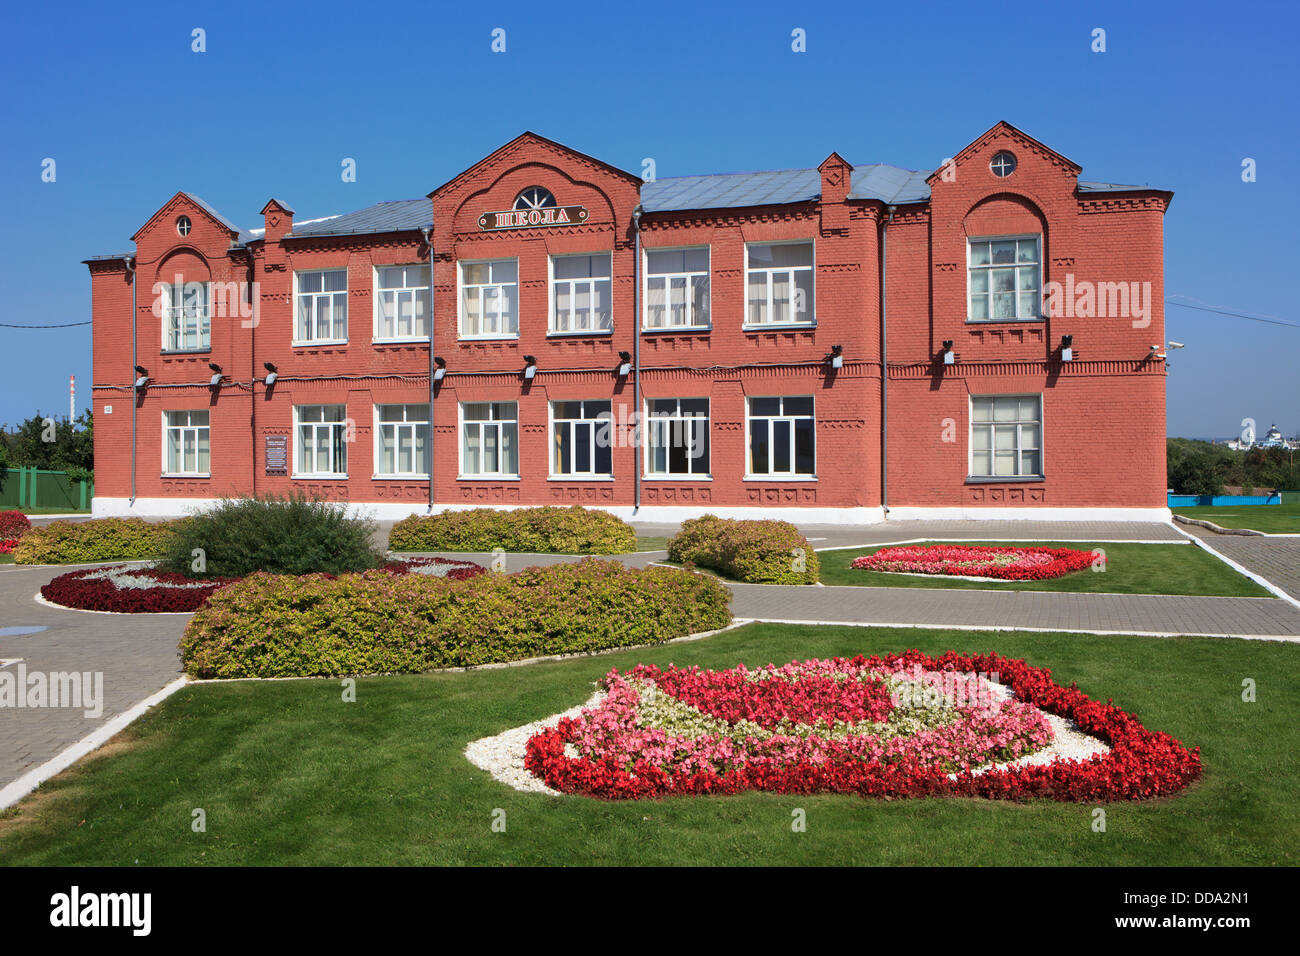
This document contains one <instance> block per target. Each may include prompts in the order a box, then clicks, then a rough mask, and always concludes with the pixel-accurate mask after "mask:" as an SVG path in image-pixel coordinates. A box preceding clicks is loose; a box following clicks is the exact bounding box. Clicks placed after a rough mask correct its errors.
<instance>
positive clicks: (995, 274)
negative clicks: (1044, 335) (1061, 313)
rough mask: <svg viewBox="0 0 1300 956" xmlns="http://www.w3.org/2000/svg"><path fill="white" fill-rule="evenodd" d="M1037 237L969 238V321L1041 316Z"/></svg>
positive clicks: (1027, 318) (1021, 318)
mask: <svg viewBox="0 0 1300 956" xmlns="http://www.w3.org/2000/svg"><path fill="white" fill-rule="evenodd" d="M1038 238H1039V237H1038V236H1015V237H1011V238H1008V239H971V240H970V241H969V246H968V250H969V251H968V256H967V259H968V265H967V275H968V276H969V284H970V315H969V316H968V318H969V320H970V321H972V322H997V321H1007V322H1010V321H1018V320H1020V321H1023V320H1029V319H1037V318H1041V314H1042V313H1041V309H1040V306H1041V304H1042V297H1041V294H1040V292H1039V266H1040V265H1041V260H1040V259H1039V241H1038Z"/></svg>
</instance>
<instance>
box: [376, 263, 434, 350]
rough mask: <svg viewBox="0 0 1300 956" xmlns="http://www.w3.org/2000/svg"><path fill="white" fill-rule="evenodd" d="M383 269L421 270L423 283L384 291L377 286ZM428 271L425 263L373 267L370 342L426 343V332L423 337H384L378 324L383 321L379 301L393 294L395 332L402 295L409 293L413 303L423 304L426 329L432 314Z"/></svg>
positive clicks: (384, 289) (413, 322)
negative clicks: (423, 274) (373, 291)
mask: <svg viewBox="0 0 1300 956" xmlns="http://www.w3.org/2000/svg"><path fill="white" fill-rule="evenodd" d="M384 269H402V270H406V269H420V270H423V271H424V273H425V281H424V283H423V284H420V285H404V286H402V287H401V288H400V289H398V288H393V289H386V288H384V287H383V286H381V285H380V284H379V276H380V273H381V271H382V270H384ZM429 271H430V269H429V265H428V263H425V262H393V263H388V264H385V265H377V266H375V267H374V273H373V285H372V288H373V289H374V290H375V294H374V300H375V301H374V305H373V308H372V311H373V313H374V325H373V328H372V331H371V340H372V341H374V342H376V343H378V342H427V341H429V334H428V332H426V333H425V334H424V335H419V334H414V333H413V334H411V335H384V334H383V329H382V328H381V325H380V323H381V322H382V321H383V318H382V316H381V314H380V310H379V305H380V301H381V299H382V298H383V296H384V295H385V294H386V293H393V294H394V299H393V308H394V312H393V329H394V331H396V329H397V327H398V326H399V325H400V322H401V319H400V315H401V311H400V305H401V298H402V294H403V293H407V292H409V293H411V299H412V300H413V301H416V302H418V301H423V302H424V324H425V326H426V327H428V326H429V324H430V318H431V316H432V313H433V300H432V292H431V290H430V288H429V282H428V274H429ZM411 325H412V327H414V325H415V318H414V316H412V319H411Z"/></svg>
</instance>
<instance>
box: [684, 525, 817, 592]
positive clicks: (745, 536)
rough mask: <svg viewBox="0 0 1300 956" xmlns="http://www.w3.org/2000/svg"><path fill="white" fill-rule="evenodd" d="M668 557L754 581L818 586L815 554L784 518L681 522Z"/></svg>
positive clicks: (741, 579) (736, 578) (796, 529)
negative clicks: (775, 519)
mask: <svg viewBox="0 0 1300 956" xmlns="http://www.w3.org/2000/svg"><path fill="white" fill-rule="evenodd" d="M668 560H669V561H676V562H678V563H680V564H695V565H699V566H700V567H705V568H712V569H713V570H715V571H718V572H720V573H721V574H724V575H726V576H727V577H729V578H734V579H735V580H737V581H745V582H749V583H752V584H816V583H817V580H818V577H819V574H820V570H821V565H820V562H819V561H818V560H817V552H816V551H814V550H813V549H812V545H810V544H809V543H808V539H807V538H805V537H804V536H803V535H802V534H800V533H799V529H798V528H796V527H795V526H794V525H792V524H790V522H788V521H731V520H728V519H725V518H719V517H717V516H716V515H704V516H703V517H702V518H695V519H693V520H690V521H684V522H682V529H681V531H679V532H678V533H677V534H676V535H674V536H673V537H672V538H670V539H669V541H668Z"/></svg>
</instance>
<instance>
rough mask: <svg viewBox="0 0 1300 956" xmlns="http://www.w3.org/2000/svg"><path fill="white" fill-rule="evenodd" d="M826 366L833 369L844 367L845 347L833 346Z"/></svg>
mask: <svg viewBox="0 0 1300 956" xmlns="http://www.w3.org/2000/svg"><path fill="white" fill-rule="evenodd" d="M826 364H827V365H829V366H830V367H831V368H843V367H844V346H842V345H832V346H831V354H830V355H828V356H826Z"/></svg>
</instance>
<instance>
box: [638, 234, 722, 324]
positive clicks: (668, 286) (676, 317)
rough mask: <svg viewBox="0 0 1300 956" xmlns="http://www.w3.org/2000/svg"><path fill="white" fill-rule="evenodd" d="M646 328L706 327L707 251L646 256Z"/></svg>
mask: <svg viewBox="0 0 1300 956" xmlns="http://www.w3.org/2000/svg"><path fill="white" fill-rule="evenodd" d="M645 273H646V279H645V319H644V323H645V326H644V327H645V328H647V329H677V328H684V329H690V328H697V329H703V328H708V327H709V249H708V247H707V246H705V247H704V248H702V249H651V250H648V251H647V252H646V254H645Z"/></svg>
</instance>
